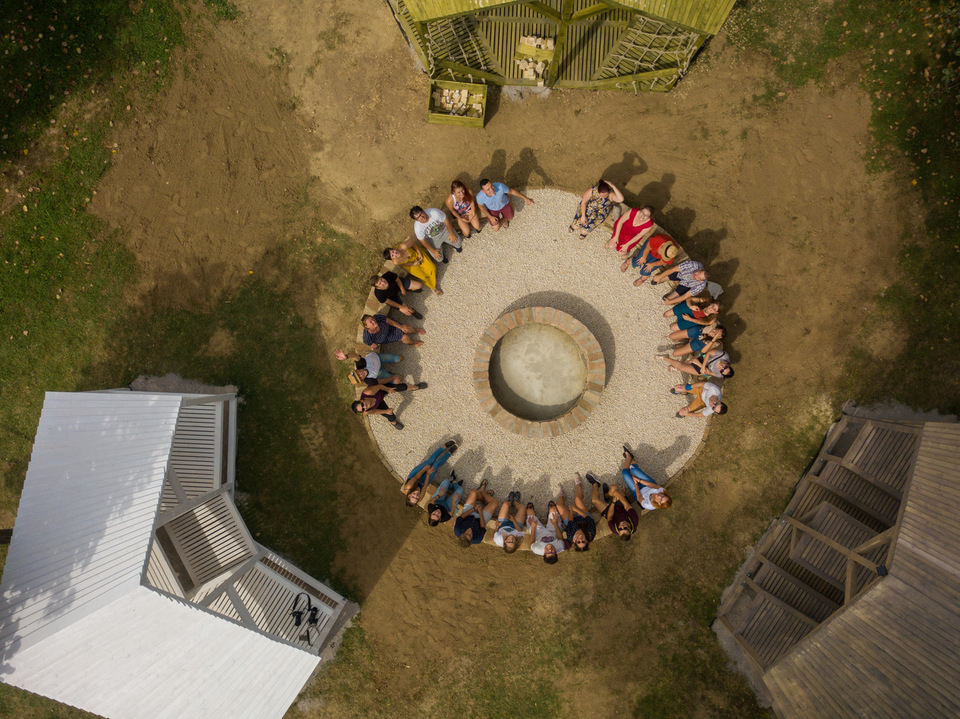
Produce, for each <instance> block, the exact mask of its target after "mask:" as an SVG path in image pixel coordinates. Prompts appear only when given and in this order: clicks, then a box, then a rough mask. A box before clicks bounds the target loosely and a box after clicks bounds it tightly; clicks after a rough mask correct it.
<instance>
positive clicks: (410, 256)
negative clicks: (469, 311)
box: [383, 240, 443, 297]
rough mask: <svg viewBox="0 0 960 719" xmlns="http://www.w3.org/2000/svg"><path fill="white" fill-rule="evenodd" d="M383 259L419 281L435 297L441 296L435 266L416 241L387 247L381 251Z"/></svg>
mask: <svg viewBox="0 0 960 719" xmlns="http://www.w3.org/2000/svg"><path fill="white" fill-rule="evenodd" d="M383 259H385V260H390V261H391V262H392V263H393V264H395V265H396V266H397V267H402V268H403V269H405V270H406V271H407V272H409V273H410V274H411V275H413V276H414V277H416V278H417V279H418V280H421V281H422V282H423V284H425V285H426V286H427V287H429V288H430V289H431V290H433V291H434V294H436V295H437V297H440V296H441V295H443V292H442V291H441V290H440V288H439V287H437V266H436V265H435V264H434V263H433V260H431V259H430V254H429V253H428V252H426V251H424V250H423V249H422V248H421V247H420V245H419V243H418V242H417V241H416V240H407V241H406V242H401V243H400V244H399V245H397V246H396V247H388V248H387V249H385V250H384V251H383Z"/></svg>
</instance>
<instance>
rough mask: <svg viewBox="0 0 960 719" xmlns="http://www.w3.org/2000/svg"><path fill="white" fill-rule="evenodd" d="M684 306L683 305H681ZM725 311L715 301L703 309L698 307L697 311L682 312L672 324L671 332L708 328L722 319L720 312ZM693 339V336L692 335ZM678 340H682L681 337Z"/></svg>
mask: <svg viewBox="0 0 960 719" xmlns="http://www.w3.org/2000/svg"><path fill="white" fill-rule="evenodd" d="M681 306H682V305H681ZM721 309H723V308H722V306H721V305H720V303H719V302H716V301H713V302H710V303H709V304H707V305H705V306H704V307H703V308H700V307H698V308H697V309H696V310H695V311H691V312H689V313H687V312H681V313H680V315H679V316H678V317H677V318H676V322H671V323H670V331H671V332H677V331H679V330H688V329H690V328H691V327H706V326H707V325H711V324H713V323H714V322H716V321H717V318H718V317H720V310H721ZM690 336H691V337H692V335H690ZM677 339H680V338H679V337H678V338H677Z"/></svg>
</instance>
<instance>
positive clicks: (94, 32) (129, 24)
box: [0, 0, 184, 161]
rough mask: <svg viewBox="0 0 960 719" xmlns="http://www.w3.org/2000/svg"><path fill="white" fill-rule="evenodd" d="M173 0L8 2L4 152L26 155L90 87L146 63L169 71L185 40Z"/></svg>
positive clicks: (1, 59) (1, 108) (0, 55)
mask: <svg viewBox="0 0 960 719" xmlns="http://www.w3.org/2000/svg"><path fill="white" fill-rule="evenodd" d="M180 22H181V20H180V13H179V11H178V9H177V4H176V3H175V2H172V1H171V0H142V1H141V2H138V3H129V2H127V0H101V2H96V3H90V2H86V0H61V1H60V2H39V3H37V2H25V3H8V4H7V5H6V7H5V11H4V12H3V13H0V48H2V52H0V87H3V88H4V100H3V103H0V160H3V161H7V160H10V159H11V158H13V157H14V156H22V155H24V154H25V153H26V151H28V150H29V148H30V146H31V144H32V143H33V142H34V141H35V140H36V139H37V138H38V137H40V135H41V133H43V132H44V131H46V130H48V129H50V128H51V127H54V126H55V125H56V123H55V122H51V121H52V120H53V121H55V120H56V118H57V115H58V113H59V112H60V110H61V107H62V104H64V103H69V102H72V101H73V99H74V98H76V97H77V96H78V95H79V94H80V93H81V92H82V91H83V90H84V89H85V88H87V87H89V86H90V85H92V84H94V83H97V82H100V81H105V80H108V79H109V78H110V77H112V76H119V75H122V74H125V73H127V72H129V71H131V70H132V69H134V68H140V70H144V69H145V71H146V72H150V73H155V74H162V73H163V72H164V71H165V70H166V67H167V63H168V60H169V57H170V51H171V50H172V49H173V48H174V47H176V46H177V45H180V44H182V43H183V40H184V35H183V31H182V29H181V24H180Z"/></svg>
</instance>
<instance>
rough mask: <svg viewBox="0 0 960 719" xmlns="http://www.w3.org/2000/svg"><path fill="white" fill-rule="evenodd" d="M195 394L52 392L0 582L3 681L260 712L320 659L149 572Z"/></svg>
mask: <svg viewBox="0 0 960 719" xmlns="http://www.w3.org/2000/svg"><path fill="white" fill-rule="evenodd" d="M183 402H184V396H183V395H178V394H147V393H141V392H102V393H76V394H72V393H71V394H67V393H48V394H47V396H46V398H45V401H44V407H43V411H42V413H41V416H40V425H39V428H38V430H37V438H36V441H35V443H34V448H33V455H32V457H31V460H30V465H29V467H28V469H27V476H26V481H25V482H24V488H23V492H22V495H21V502H20V509H19V513H18V516H17V520H16V524H15V527H14V531H13V538H12V541H11V544H10V550H9V553H8V556H7V561H6V565H5V567H4V574H3V581H2V583H0V658H2V661H3V665H4V672H3V674H2V676H0V679H2V681H4V682H7V683H9V684H13V685H15V686H19V687H21V688H23V689H27V690H29V691H32V692H36V693H40V694H43V695H46V696H49V697H51V698H53V699H56V700H58V701H62V702H66V703H68V704H72V705H74V706H77V707H80V708H82V709H85V710H88V711H92V712H96V713H98V714H102V715H104V716H109V717H144V716H149V717H178V718H180V717H198V718H199V717H203V719H209V717H220V716H224V717H227V716H228V717H251V719H253V718H256V719H261V718H263V717H281V716H283V714H284V713H285V712H286V710H287V708H288V707H289V706H290V704H291V702H292V701H293V700H294V699H295V698H296V695H297V693H298V692H299V691H300V689H301V688H302V687H303V684H304V683H305V682H306V680H307V679H308V678H309V676H310V674H311V672H312V671H313V670H314V669H315V668H316V666H317V664H318V663H319V661H320V660H319V658H318V657H317V656H316V655H315V654H311V653H308V652H306V651H302V650H300V649H297V648H296V647H293V646H290V645H287V644H284V643H282V642H280V641H277V640H275V639H272V638H270V637H267V636H265V635H264V634H262V633H260V632H258V631H252V630H250V629H248V628H246V627H243V626H240V625H238V624H236V623H234V622H231V621H229V620H227V619H224V618H222V617H219V616H217V615H216V614H215V613H213V612H211V611H209V610H206V609H202V608H199V607H197V606H195V605H193V604H190V603H188V602H186V601H183V600H179V599H174V598H171V597H168V596H166V595H164V594H162V593H160V592H158V591H157V590H155V589H153V588H150V587H144V586H141V581H142V580H143V575H144V569H145V565H146V564H147V553H148V551H149V549H150V546H151V545H150V541H151V538H152V537H153V535H154V523H155V520H156V518H157V514H158V511H159V506H160V501H161V492H162V490H163V485H164V479H165V477H166V474H167V469H168V463H169V462H168V460H169V458H170V455H171V451H172V444H173V438H174V430H175V427H176V426H177V418H178V415H179V413H180V409H181V407H182V406H183ZM231 442H232V440H231ZM231 446H232V444H231ZM237 521H238V522H239V521H240V520H239V517H237ZM244 531H245V530H244ZM284 609H286V607H284Z"/></svg>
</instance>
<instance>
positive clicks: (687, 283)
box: [650, 260, 708, 305]
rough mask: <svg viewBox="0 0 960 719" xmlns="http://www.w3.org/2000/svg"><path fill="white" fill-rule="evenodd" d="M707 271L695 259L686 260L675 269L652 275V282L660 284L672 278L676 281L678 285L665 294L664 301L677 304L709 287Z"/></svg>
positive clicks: (668, 303)
mask: <svg viewBox="0 0 960 719" xmlns="http://www.w3.org/2000/svg"><path fill="white" fill-rule="evenodd" d="M707 277H708V275H707V271H706V270H705V269H703V265H702V264H700V263H699V262H696V261H694V260H685V261H684V262H681V263H680V264H679V265H677V268H676V269H675V270H670V269H666V270H663V271H662V272H658V273H657V274H655V275H652V276H651V277H650V282H651V283H652V284H654V285H659V284H660V283H661V282H666V281H667V280H670V281H671V282H676V283H678V284H677V287H676V289H674V290H671V291H670V292H668V293H667V294H665V295H664V296H663V303H664V304H667V305H675V304H677V303H678V302H683V301H684V300H685V299H687V298H688V297H693V296H694V295H699V294H700V293H701V292H703V291H704V290H705V289H707Z"/></svg>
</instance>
